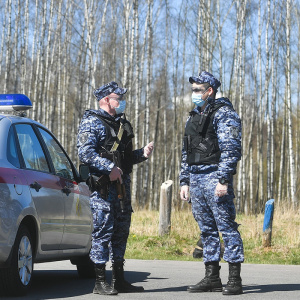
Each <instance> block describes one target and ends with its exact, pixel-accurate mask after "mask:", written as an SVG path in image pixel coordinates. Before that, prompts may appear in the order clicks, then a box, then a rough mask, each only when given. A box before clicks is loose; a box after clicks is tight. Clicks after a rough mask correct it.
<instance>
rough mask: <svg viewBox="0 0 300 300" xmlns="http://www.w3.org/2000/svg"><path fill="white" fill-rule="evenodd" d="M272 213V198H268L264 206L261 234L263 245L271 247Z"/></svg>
mask: <svg viewBox="0 0 300 300" xmlns="http://www.w3.org/2000/svg"><path fill="white" fill-rule="evenodd" d="M273 213H274V199H270V200H268V201H267V202H266V206H265V217H264V227H263V236H262V244H263V247H271V238H272V223H273Z"/></svg>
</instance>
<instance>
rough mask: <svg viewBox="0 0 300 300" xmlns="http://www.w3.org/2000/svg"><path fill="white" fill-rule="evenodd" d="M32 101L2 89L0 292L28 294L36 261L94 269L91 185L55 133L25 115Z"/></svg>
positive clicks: (87, 270) (81, 270) (84, 271)
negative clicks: (89, 186)
mask: <svg viewBox="0 0 300 300" xmlns="http://www.w3.org/2000/svg"><path fill="white" fill-rule="evenodd" d="M31 107H32V104H31V101H30V99H29V98H28V97H27V96H25V95H22V94H2V95H0V294H8V295H12V294H14V295H24V294H26V293H27V291H28V289H29V288H30V285H31V282H32V272H33V265H34V263H40V262H46V261H57V260H66V259H70V260H71V262H72V263H73V264H76V265H77V270H78V273H79V275H81V276H84V277H90V276H93V274H94V273H93V267H92V264H91V262H90V260H89V258H88V253H89V250H90V247H91V232H92V226H93V225H92V216H91V210H90V206H89V189H88V187H87V185H86V184H85V183H84V182H83V179H82V177H81V176H80V175H79V174H78V171H77V170H76V168H75V166H74V165H73V163H72V162H71V160H70V158H69V157H68V155H67V153H66V152H65V150H64V149H63V147H62V146H61V145H60V144H59V142H58V141H57V139H56V138H55V137H54V135H53V134H52V133H51V132H50V131H49V130H48V129H47V128H46V127H45V126H43V125H42V124H40V123H38V122H35V121H33V120H31V119H28V118H26V117H24V111H25V110H27V109H29V108H31ZM3 111H4V113H2V112H3ZM12 111H14V112H15V113H14V114H11V112H12Z"/></svg>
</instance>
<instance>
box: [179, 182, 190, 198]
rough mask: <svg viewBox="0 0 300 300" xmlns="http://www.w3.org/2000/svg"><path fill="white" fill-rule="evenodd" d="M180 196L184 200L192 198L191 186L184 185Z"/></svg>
mask: <svg viewBox="0 0 300 300" xmlns="http://www.w3.org/2000/svg"><path fill="white" fill-rule="evenodd" d="M180 198H181V200H182V201H188V200H189V198H190V187H189V186H188V185H183V186H182V187H181V189H180Z"/></svg>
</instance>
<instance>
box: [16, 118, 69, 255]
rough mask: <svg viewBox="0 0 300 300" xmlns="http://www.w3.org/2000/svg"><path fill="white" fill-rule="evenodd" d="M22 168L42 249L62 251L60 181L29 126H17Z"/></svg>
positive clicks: (62, 207)
mask: <svg viewBox="0 0 300 300" xmlns="http://www.w3.org/2000/svg"><path fill="white" fill-rule="evenodd" d="M15 130H16V134H17V139H18V143H19V147H20V152H21V154H22V159H21V160H22V168H23V169H24V175H25V178H26V180H27V184H28V185H29V186H30V192H31V196H32V200H33V202H34V205H35V208H36V211H37V214H38V222H39V227H40V230H39V239H40V244H41V250H43V251H47V250H59V248H60V244H61V240H62V236H63V229H64V203H63V197H62V192H61V185H60V178H59V177H58V176H56V175H55V174H52V173H51V163H50V161H49V159H47V155H46V153H45V151H44V150H43V147H42V145H41V143H40V141H39V139H38V137H37V135H36V133H35V131H34V129H33V127H32V126H31V125H30V124H16V125H15Z"/></svg>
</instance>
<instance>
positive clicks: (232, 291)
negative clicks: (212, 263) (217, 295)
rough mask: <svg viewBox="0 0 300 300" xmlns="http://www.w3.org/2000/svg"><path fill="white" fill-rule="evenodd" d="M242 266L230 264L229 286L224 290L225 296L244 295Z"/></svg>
mask: <svg viewBox="0 0 300 300" xmlns="http://www.w3.org/2000/svg"><path fill="white" fill-rule="evenodd" d="M240 274H241V264H240V263H235V264H231V263H229V277H228V282H227V285H226V286H225V287H224V288H223V292H222V293H223V295H239V294H243V287H242V278H241V276H240Z"/></svg>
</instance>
